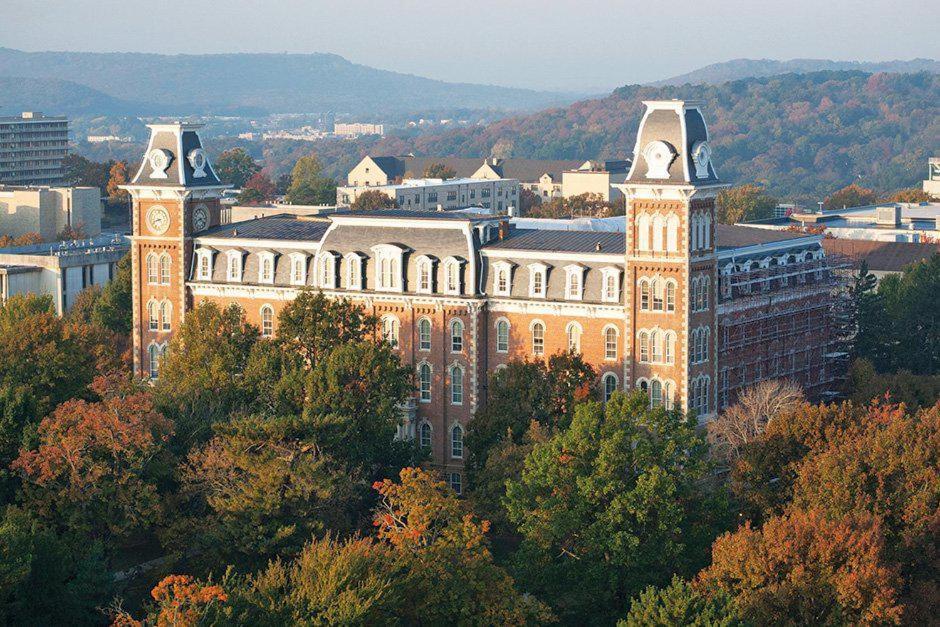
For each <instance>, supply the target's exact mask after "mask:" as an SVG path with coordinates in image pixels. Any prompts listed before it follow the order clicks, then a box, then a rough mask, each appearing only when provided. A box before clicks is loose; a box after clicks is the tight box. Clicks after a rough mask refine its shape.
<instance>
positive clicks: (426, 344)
mask: <svg viewBox="0 0 940 627" xmlns="http://www.w3.org/2000/svg"><path fill="white" fill-rule="evenodd" d="M425 325H427V336H425V333H424V329H423V327H424V326H425ZM433 334H434V325H433V324H432V323H431V319H430V318H427V317H421V318H418V350H419V351H424V352H427V351H430V350H431V341H432V337H433Z"/></svg>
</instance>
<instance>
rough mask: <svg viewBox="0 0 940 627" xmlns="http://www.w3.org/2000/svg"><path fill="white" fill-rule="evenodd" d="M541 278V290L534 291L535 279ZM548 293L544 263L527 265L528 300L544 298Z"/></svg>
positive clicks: (546, 269)
mask: <svg viewBox="0 0 940 627" xmlns="http://www.w3.org/2000/svg"><path fill="white" fill-rule="evenodd" d="M536 276H539V277H541V283H542V289H541V290H536V289H535V287H536V285H535V277H536ZM547 293H548V266H547V265H545V264H544V263H531V264H529V298H545V295H546V294H547Z"/></svg>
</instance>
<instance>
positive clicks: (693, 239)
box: [689, 213, 698, 251]
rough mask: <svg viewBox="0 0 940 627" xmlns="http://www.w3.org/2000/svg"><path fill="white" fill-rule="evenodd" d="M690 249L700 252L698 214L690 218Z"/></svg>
mask: <svg viewBox="0 0 940 627" xmlns="http://www.w3.org/2000/svg"><path fill="white" fill-rule="evenodd" d="M689 249H690V250H693V251H694V250H698V214H697V213H693V214H692V215H691V216H689Z"/></svg>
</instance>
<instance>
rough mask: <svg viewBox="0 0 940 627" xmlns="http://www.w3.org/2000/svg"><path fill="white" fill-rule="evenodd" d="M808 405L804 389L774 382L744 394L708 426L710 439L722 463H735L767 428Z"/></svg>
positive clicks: (749, 388)
mask: <svg viewBox="0 0 940 627" xmlns="http://www.w3.org/2000/svg"><path fill="white" fill-rule="evenodd" d="M803 402H805V399H804V397H803V388H801V387H800V386H799V384H797V383H796V382H794V381H789V380H785V379H772V380H768V381H762V382H760V383H757V384H755V385H752V386H750V387H747V388H745V389H743V390H742V391H741V393H740V394H739V395H738V398H737V401H736V402H735V404H734V405H732V406H730V407H728V408H727V409H725V410H723V411H722V412H721V414H719V416H718V418H717V419H715V420H712V421H711V422H709V423H708V439H709V442H710V444H711V445H712V449H713V451H714V452H715V454H716V455H717V457H718V458H719V459H721V460H722V461H723V462H725V463H733V462H734V461H735V460H736V459H738V458H739V457H740V456H741V449H742V448H743V447H744V446H746V445H747V443H748V442H752V441H753V440H754V439H756V438H758V437H759V436H760V435H761V434H762V433H764V430H765V429H766V428H767V425H768V424H769V423H770V422H771V421H772V420H775V419H777V418H778V417H779V416H781V415H783V414H785V413H786V412H788V411H790V410H792V409H793V408H794V407H796V406H797V405H799V404H800V403H803Z"/></svg>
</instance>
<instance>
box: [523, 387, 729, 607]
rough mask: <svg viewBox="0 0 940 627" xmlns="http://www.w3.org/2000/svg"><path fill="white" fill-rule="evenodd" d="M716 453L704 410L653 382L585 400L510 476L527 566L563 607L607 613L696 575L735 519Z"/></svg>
mask: <svg viewBox="0 0 940 627" xmlns="http://www.w3.org/2000/svg"><path fill="white" fill-rule="evenodd" d="M706 457H707V446H706V444H705V441H704V440H703V439H702V438H701V437H700V436H699V435H698V434H697V432H696V424H695V420H694V419H693V418H691V417H685V416H683V415H682V414H681V413H680V412H678V411H675V410H673V411H667V410H665V409H663V408H662V407H658V408H655V409H650V407H649V398H648V397H647V396H646V395H645V394H642V393H639V392H637V393H634V394H632V395H630V396H624V395H622V394H619V393H617V394H614V396H613V397H612V398H611V399H610V401H608V402H607V403H606V405H601V404H600V403H597V402H593V401H589V402H585V403H582V404H580V405H578V406H577V407H576V409H575V413H574V419H573V420H572V422H571V425H570V427H568V428H566V429H564V430H561V431H559V432H558V433H557V435H555V436H554V437H552V438H551V439H550V440H549V441H548V442H546V443H544V444H540V445H536V446H535V449H534V450H533V451H532V453H531V454H530V455H529V456H528V457H527V458H526V460H525V467H524V468H523V470H522V474H521V476H520V477H519V478H518V479H513V478H510V479H509V480H508V486H507V489H506V507H507V510H508V512H509V517H510V519H511V520H512V521H513V522H514V523H515V524H516V525H517V526H518V529H519V532H520V533H521V534H522V536H523V538H524V541H523V544H522V546H521V548H520V551H519V552H518V553H517V555H516V556H515V558H514V559H515V563H516V564H517V572H518V573H519V578H520V579H521V581H522V582H523V583H524V584H525V585H526V586H527V588H528V589H530V590H532V591H533V592H536V593H540V597H541V598H544V599H548V600H550V601H551V603H552V604H553V606H554V607H555V609H556V611H557V612H558V613H559V615H560V616H561V617H562V618H563V619H566V618H567V619H573V618H575V617H581V620H583V621H587V622H606V621H610V620H612V619H614V618H615V616H616V615H617V614H619V612H620V611H621V608H623V607H624V606H625V604H626V603H627V601H628V600H629V599H630V598H631V597H632V596H633V595H634V594H636V593H638V592H639V591H640V590H642V589H643V588H644V587H645V586H648V585H650V584H658V585H663V584H666V583H668V581H669V580H670V578H671V577H672V575H673V573H678V574H679V575H680V576H682V575H685V576H688V575H691V574H692V573H694V572H695V570H697V568H698V567H700V566H701V565H702V564H703V563H704V561H705V559H706V555H707V547H708V545H709V544H710V542H711V540H712V538H713V537H714V535H716V534H717V531H718V529H719V528H720V527H722V526H723V525H724V524H725V521H724V518H725V515H726V513H725V510H724V508H723V507H721V506H720V502H719V501H718V500H717V499H714V498H712V495H711V493H710V491H709V490H708V489H707V486H706V485H705V484H704V481H703V479H705V478H706V477H707V476H708V474H709V465H708V463H707V459H706Z"/></svg>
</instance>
